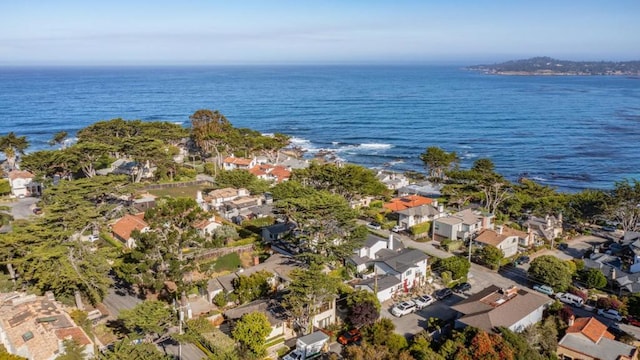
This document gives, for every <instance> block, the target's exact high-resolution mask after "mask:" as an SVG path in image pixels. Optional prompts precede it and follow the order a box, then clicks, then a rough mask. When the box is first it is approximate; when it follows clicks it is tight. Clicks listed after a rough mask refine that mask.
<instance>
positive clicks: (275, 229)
mask: <svg viewBox="0 0 640 360" xmlns="http://www.w3.org/2000/svg"><path fill="white" fill-rule="evenodd" d="M296 227H297V225H296V224H295V223H292V222H284V223H277V224H273V225H271V226H266V227H263V228H262V241H264V242H274V241H278V240H282V239H283V238H284V237H286V236H287V235H289V234H290V233H291V231H293V229H295V228H296Z"/></svg>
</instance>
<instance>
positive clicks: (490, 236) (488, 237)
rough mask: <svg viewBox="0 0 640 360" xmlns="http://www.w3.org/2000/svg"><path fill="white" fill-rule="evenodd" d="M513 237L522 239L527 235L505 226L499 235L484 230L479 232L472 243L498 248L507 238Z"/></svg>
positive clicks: (494, 231) (493, 231) (492, 231)
mask: <svg viewBox="0 0 640 360" xmlns="http://www.w3.org/2000/svg"><path fill="white" fill-rule="evenodd" d="M513 236H517V237H519V238H523V239H524V238H526V237H527V233H525V232H523V231H519V230H516V229H512V228H510V227H506V226H504V227H503V228H502V234H500V233H499V232H498V231H496V230H491V229H484V230H482V231H481V232H480V234H478V236H477V237H476V238H475V239H474V241H476V242H479V243H483V244H487V245H493V246H498V245H499V244H500V243H502V242H503V241H505V240H506V239H507V238H510V237H513Z"/></svg>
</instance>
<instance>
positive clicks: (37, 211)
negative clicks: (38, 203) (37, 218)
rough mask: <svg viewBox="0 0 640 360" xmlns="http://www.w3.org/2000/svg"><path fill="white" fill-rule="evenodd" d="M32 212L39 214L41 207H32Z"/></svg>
mask: <svg viewBox="0 0 640 360" xmlns="http://www.w3.org/2000/svg"><path fill="white" fill-rule="evenodd" d="M33 213H34V214H36V215H40V214H42V209H40V208H39V207H37V208H33Z"/></svg>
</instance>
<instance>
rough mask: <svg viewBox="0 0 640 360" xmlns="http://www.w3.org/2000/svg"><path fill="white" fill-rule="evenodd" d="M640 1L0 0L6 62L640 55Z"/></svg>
mask: <svg viewBox="0 0 640 360" xmlns="http://www.w3.org/2000/svg"><path fill="white" fill-rule="evenodd" d="M639 15H640V1H639V0H612V1H602V0H598V1H595V0H580V1H576V0H570V1H569V0H555V1H550V0H538V1H528V0H448V1H447V0H437V1H436V0H421V1H418V0H415V1H414V0H411V1H409V0H395V1H390V0H387V1H378V0H323V1H307V0H255V1H254V0H246V1H235V0H234V1H230V0H224V1H217V0H180V1H176V0H154V1H148V0H137V1H134V0H127V1H123V0H110V1H93V0H84V1H70V0H57V1H51V0H19V1H10V0H0V65H10V66H15V65H18V66H21V65H25V66H28V65H247V64H249V65H250V64H421V63H425V64H446V63H456V64H476V63H493V62H500V61H506V60H513V59H520V58H528V57H532V56H551V57H555V58H559V59H566V60H616V61H621V60H638V59H640V35H639V34H640V20H639Z"/></svg>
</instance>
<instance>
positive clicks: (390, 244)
mask: <svg viewBox="0 0 640 360" xmlns="http://www.w3.org/2000/svg"><path fill="white" fill-rule="evenodd" d="M387 249H389V250H393V234H389V241H388V242H387Z"/></svg>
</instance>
